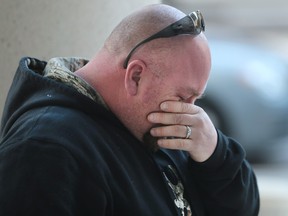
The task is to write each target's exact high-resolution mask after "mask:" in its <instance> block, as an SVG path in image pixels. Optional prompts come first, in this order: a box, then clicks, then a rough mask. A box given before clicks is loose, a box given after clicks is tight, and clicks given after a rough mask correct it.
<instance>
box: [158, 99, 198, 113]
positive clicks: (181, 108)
mask: <svg viewBox="0 0 288 216" xmlns="http://www.w3.org/2000/svg"><path fill="white" fill-rule="evenodd" d="M160 108H161V110H162V111H164V112H173V113H189V114H197V113H198V112H199V111H200V110H201V108H200V107H198V106H196V105H194V104H190V103H184V102H181V101H165V102H163V103H162V104H161V105H160Z"/></svg>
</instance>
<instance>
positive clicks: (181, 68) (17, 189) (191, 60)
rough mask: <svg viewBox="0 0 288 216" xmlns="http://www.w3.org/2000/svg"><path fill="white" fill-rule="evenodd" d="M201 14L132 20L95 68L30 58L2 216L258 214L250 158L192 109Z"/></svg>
mask: <svg viewBox="0 0 288 216" xmlns="http://www.w3.org/2000/svg"><path fill="white" fill-rule="evenodd" d="M203 31H204V21H203V18H202V15H201V13H200V12H199V11H197V12H193V13H191V14H189V15H187V16H186V15H185V14H183V13H182V12H180V11H179V10H177V9H175V8H173V7H170V6H167V5H163V4H157V5H150V6H147V7H144V8H141V9H140V10H138V11H136V12H134V13H132V14H131V15H129V16H128V17H126V18H125V19H124V20H122V21H121V22H120V24H119V25H118V26H117V27H116V28H115V29H114V31H113V32H112V33H111V35H110V36H109V37H108V38H107V40H106V41H105V44H104V46H103V48H102V49H100V51H99V52H98V53H97V54H96V55H95V57H93V58H92V59H91V60H90V61H89V62H88V61H87V60H84V59H68V58H55V59H51V60H50V61H49V62H48V63H46V62H43V61H39V60H37V59H34V58H23V59H22V60H21V61H20V65H19V68H18V70H17V73H16V75H15V78H14V81H13V83H12V86H11V89H10V92H9V95H8V97H7V102H6V106H5V109H4V114H3V119H2V127H1V145H0V215H7V216H8V215H9V216H12V215H31V216H34V215H41V216H43V215H44V216H45V215H53V216H57V215H59V216H60V215H61V216H63V215H69V216H70V215H71V216H72V215H73V216H74V215H75V216H76V215H77V216H83V215H85V216H90V215H91V216H92V215H93V216H94V215H149V216H150V215H157V216H159V215H165V216H168V215H193V216H195V215H197V216H201V215H202V216H203V215H217V216H218V215H221V216H224V215H229V216H232V215H233V216H237V215H239V216H240V215H241V216H244V215H245V216H250V215H257V214H258V209H259V195H258V189H257V183H256V179H255V176H254V173H253V171H252V169H251V167H250V165H249V164H248V162H247V161H246V160H245V153H244V151H243V149H242V147H241V146H240V145H239V144H238V143H237V142H236V141H234V140H233V139H231V138H228V137H226V136H225V135H223V134H222V133H221V132H220V131H219V130H216V129H215V128H214V126H213V124H212V122H211V121H210V119H209V117H208V116H207V114H206V113H205V111H204V110H203V109H201V108H200V107H198V106H196V105H194V102H195V101H196V100H197V99H199V98H200V97H201V96H202V95H203V93H204V91H205V87H206V85H207V80H208V77H209V73H210V67H211V60H210V51H209V46H208V43H207V41H206V38H205V36H204V35H203V33H202V32H203Z"/></svg>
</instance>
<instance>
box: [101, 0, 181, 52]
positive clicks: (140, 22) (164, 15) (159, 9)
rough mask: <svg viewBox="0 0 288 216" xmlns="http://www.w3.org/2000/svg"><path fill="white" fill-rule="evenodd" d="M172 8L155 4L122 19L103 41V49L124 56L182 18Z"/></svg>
mask: <svg viewBox="0 0 288 216" xmlns="http://www.w3.org/2000/svg"><path fill="white" fill-rule="evenodd" d="M184 16H185V14H184V13H183V12H181V11H179V10H177V9H176V8H174V7H171V6H168V5H163V4H155V5H149V6H146V7H144V8H142V9H140V10H137V11H135V12H134V13H132V14H131V15H129V16H127V17H126V18H124V19H123V20H122V21H121V22H120V23H119V24H118V25H117V26H116V27H115V29H114V30H113V31H112V33H111V34H110V36H109V37H108V38H107V40H106V41H105V48H106V49H107V50H108V51H109V52H111V53H113V54H114V55H117V56H119V55H120V56H125V55H127V53H128V52H129V51H130V50H131V49H132V48H133V47H134V46H135V45H136V44H137V43H139V42H140V41H142V40H143V39H145V38H147V37H149V36H151V35H152V34H154V33H156V32H158V31H159V30H161V29H163V28H164V27H166V26H168V25H170V24H171V23H174V22H176V21H177V20H179V19H181V18H183V17H184Z"/></svg>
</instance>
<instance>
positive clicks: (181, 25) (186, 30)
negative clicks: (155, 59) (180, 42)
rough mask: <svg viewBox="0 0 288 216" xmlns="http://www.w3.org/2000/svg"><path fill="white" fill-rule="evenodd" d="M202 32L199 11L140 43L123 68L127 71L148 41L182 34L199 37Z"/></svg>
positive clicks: (203, 26)
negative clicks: (134, 56) (133, 55)
mask: <svg viewBox="0 0 288 216" xmlns="http://www.w3.org/2000/svg"><path fill="white" fill-rule="evenodd" d="M202 31H205V23H204V19H203V16H202V14H201V12H200V11H199V10H197V11H194V12H192V13H190V14H189V15H187V16H185V17H183V18H182V19H180V20H178V21H176V22H174V23H172V24H171V25H169V26H167V27H165V28H164V29H162V30H161V31H159V32H157V33H155V34H153V35H152V36H150V37H148V38H146V39H145V40H143V41H141V42H140V43H138V44H137V45H136V46H135V47H134V48H133V49H132V50H131V51H130V52H129V54H128V55H127V57H126V59H125V61H124V64H123V67H124V68H125V69H126V68H127V66H128V62H129V60H130V58H131V56H132V54H133V52H134V51H135V50H136V49H137V48H138V47H139V46H141V45H142V44H144V43H147V42H148V41H151V40H154V39H157V38H168V37H173V36H176V35H182V34H190V35H199V34H200V33H201V32H202Z"/></svg>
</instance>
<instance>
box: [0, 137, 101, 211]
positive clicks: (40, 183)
mask: <svg viewBox="0 0 288 216" xmlns="http://www.w3.org/2000/svg"><path fill="white" fill-rule="evenodd" d="M81 173H83V170H82V169H80V167H79V164H78V161H77V159H76V158H74V157H73V155H72V154H71V153H70V152H69V151H68V150H67V149H65V148H64V147H62V146H60V145H57V144H51V143H43V142H39V141H31V140H29V141H24V142H23V141H21V142H20V141H18V142H17V143H16V144H15V143H14V144H13V143H10V144H9V146H7V147H3V145H2V146H0V215H7V216H8V215H9V216H18V215H22V216H26V215H27V216H28V215H29V216H36V215H37V216H39V215H41V216H48V215H49V216H51V215H53V216H75V215H81V209H82V210H83V209H84V210H83V212H84V213H85V215H92V214H89V213H91V212H92V208H94V211H93V212H94V213H95V211H97V210H98V211H97V212H98V213H99V215H104V213H103V212H104V211H105V196H104V194H103V193H101V191H98V193H97V197H96V198H95V197H93V198H92V197H89V193H90V194H92V192H91V191H92V190H93V194H95V193H96V188H91V187H90V189H89V185H92V184H91V180H87V178H84V177H81V176H83V174H81ZM81 178H83V179H85V180H80V179H81ZM89 190H91V191H90V192H89ZM94 192H95V193H94ZM89 198H91V199H89ZM93 201H95V202H94V203H93ZM96 203H97V204H96ZM95 204H96V205H95ZM96 208H98V209H96ZM101 208H102V210H101ZM90 210H91V211H90ZM85 211H87V212H85ZM88 211H89V212H88ZM77 212H78V213H77ZM83 212H82V213H83ZM101 212H102V213H103V214H102V213H101ZM86 213H87V214H86Z"/></svg>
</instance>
